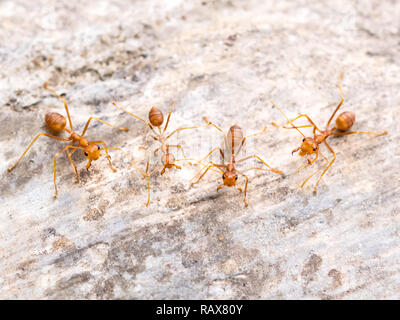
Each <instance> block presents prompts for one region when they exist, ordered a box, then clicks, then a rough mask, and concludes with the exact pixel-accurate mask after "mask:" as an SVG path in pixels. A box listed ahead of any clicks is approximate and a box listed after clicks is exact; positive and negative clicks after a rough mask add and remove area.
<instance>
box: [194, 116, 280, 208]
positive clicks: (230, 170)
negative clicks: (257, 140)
mask: <svg viewBox="0 0 400 320" xmlns="http://www.w3.org/2000/svg"><path fill="white" fill-rule="evenodd" d="M203 119H204V120H205V121H206V122H207V123H208V125H212V126H213V127H215V128H216V129H217V130H218V131H219V132H220V133H221V134H222V135H223V136H224V146H223V148H220V147H216V148H214V149H212V150H211V151H210V152H209V153H208V154H207V155H206V156H205V157H204V158H203V159H202V160H200V161H198V162H199V163H202V161H204V160H205V159H207V158H208V157H209V156H210V155H211V154H212V153H214V152H215V151H219V152H220V155H221V158H222V162H223V163H222V164H215V163H214V162H212V161H210V162H209V163H208V164H207V165H205V166H204V167H203V168H202V169H201V170H200V171H199V172H198V174H196V176H198V175H200V173H201V172H202V170H203V169H204V168H206V169H205V170H204V172H203V173H201V175H200V176H199V178H198V179H197V180H196V181H195V182H192V185H194V184H196V183H198V182H199V181H200V180H201V178H203V177H204V175H205V174H206V173H207V171H208V170H212V171H215V172H217V173H220V174H221V173H222V182H223V183H222V184H221V185H219V186H218V187H217V191H218V190H219V189H221V188H222V187H223V186H227V187H235V186H236V188H237V189H238V190H239V191H240V192H242V188H241V187H239V186H237V185H236V183H237V181H238V179H239V175H241V176H242V177H244V178H245V179H246V182H245V187H244V200H243V201H244V204H245V206H246V207H247V206H248V202H247V198H246V196H247V184H248V182H249V178H248V177H247V176H246V175H245V174H244V172H245V171H249V170H263V171H272V172H275V173H279V174H282V171H280V170H276V169H273V168H271V167H270V166H269V165H268V164H267V163H266V162H265V161H264V160H262V159H261V158H260V157H259V156H258V155H256V154H254V155H251V156H248V157H245V158H242V159H240V160H236V156H237V155H238V154H239V152H240V151H241V150H242V147H243V145H244V143H245V141H246V139H247V138H249V137H253V136H256V135H259V134H262V133H264V132H265V131H266V130H267V128H266V127H264V129H263V130H262V131H261V132H258V133H254V134H251V135H248V136H245V137H244V136H243V131H242V128H240V127H239V126H238V125H237V124H234V125H233V126H231V127H230V128H229V130H228V133H227V135H225V134H224V132H223V131H222V129H221V128H220V127H218V126H217V125H215V124H214V123H212V122H210V121H208V119H207V118H206V117H204V118H203ZM252 158H253V159H254V158H256V159H257V160H259V161H261V162H262V163H263V164H264V165H265V166H266V167H267V168H268V169H265V168H258V167H255V168H249V169H246V170H244V171H238V170H237V169H236V164H238V163H240V162H243V161H246V160H249V159H252ZM196 176H195V177H196ZM193 179H194V178H193ZM193 179H192V180H193Z"/></svg>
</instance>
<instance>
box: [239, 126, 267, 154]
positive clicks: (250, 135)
mask: <svg viewBox="0 0 400 320" xmlns="http://www.w3.org/2000/svg"><path fill="white" fill-rule="evenodd" d="M265 131H267V127H266V126H265V127H264V128H263V129H262V131H260V132H256V133H253V134H249V135H248V136H245V137H244V138H243V139H242V141H241V142H240V146H239V149H238V151H237V152H235V154H239V152H240V150H242V147H243V145H244V142H245V141H246V139H248V138H250V137H255V136H258V135H260V134H263V133H264V132H265Z"/></svg>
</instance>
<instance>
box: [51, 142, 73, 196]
mask: <svg viewBox="0 0 400 320" xmlns="http://www.w3.org/2000/svg"><path fill="white" fill-rule="evenodd" d="M72 147H74V146H71V145H68V146H66V147H64V148H62V149H61V150H60V151H58V152H57V153H56V154H55V156H54V178H53V180H54V189H55V193H54V198H57V195H58V191H57V185H56V168H57V157H58V156H59V155H60V154H61V153H63V152H64V151H66V150H68V149H69V148H72Z"/></svg>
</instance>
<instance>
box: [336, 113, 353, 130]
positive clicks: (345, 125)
mask: <svg viewBox="0 0 400 320" xmlns="http://www.w3.org/2000/svg"><path fill="white" fill-rule="evenodd" d="M355 121H356V115H355V114H354V112H350V111H345V112H342V113H341V114H339V115H338V117H337V118H336V129H338V130H341V131H347V130H349V129H350V128H351V127H352V126H353V124H354V122H355Z"/></svg>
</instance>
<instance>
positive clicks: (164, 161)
mask: <svg viewBox="0 0 400 320" xmlns="http://www.w3.org/2000/svg"><path fill="white" fill-rule="evenodd" d="M112 104H113V105H114V106H115V107H117V108H118V109H120V110H121V111H123V112H125V113H127V114H129V115H131V116H132V117H134V118H136V119H138V120H140V121H142V122H143V123H145V124H146V125H147V126H148V127H149V128H150V130H151V131H150V133H151V134H153V135H151V138H153V139H154V140H155V141H158V142H159V143H160V146H159V147H158V148H157V149H155V150H154V155H157V153H158V151H161V153H162V156H161V165H159V166H157V167H156V168H155V169H154V170H153V171H151V172H150V173H149V162H150V158H148V159H147V165H146V172H143V171H141V170H140V169H138V168H137V167H136V166H134V163H133V162H132V161H131V164H132V165H133V166H134V167H135V169H136V170H138V171H139V172H140V173H141V174H142V175H143V179H145V178H146V177H147V190H148V197H147V203H146V207H148V206H149V203H150V177H151V176H152V175H153V174H154V173H155V172H157V171H158V170H160V169H161V172H160V174H161V175H162V174H164V173H165V170H166V169H171V168H174V167H175V168H177V169H181V166H178V165H177V164H176V162H177V161H181V160H189V159H188V158H187V157H186V155H185V152H184V151H183V148H182V146H181V145H179V144H178V145H171V144H168V143H167V141H168V139H169V138H170V137H171V136H172V135H174V134H175V133H177V132H178V131H181V130H188V129H196V128H200V127H206V126H208V125H209V124H207V125H201V126H192V127H184V128H178V129H175V130H174V131H172V132H171V133H169V134H167V133H166V130H167V128H168V124H169V121H170V118H171V113H172V111H173V109H174V105H175V103H174V101H172V102H171V108H170V110H169V113H168V117H167V121H166V123H165V126H164V128H163V129H161V126H162V124H163V122H164V115H163V113H162V111H161V110H160V109H158V108H156V107H152V108H151V109H150V111H149V121H150V122H147V121H146V120H144V119H142V118H140V117H138V116H137V115H134V114H133V113H131V112H129V111H127V110H125V109H123V108H121V107H119V106H118V105H117V104H116V103H114V102H113V103H112ZM155 127H156V128H157V131H156V130H155ZM147 139H148V136H146V140H145V145H144V146H141V147H142V148H146V147H147V144H148V140H147ZM170 148H177V149H179V150H181V152H182V155H183V158H184V159H175V157H174V156H173V154H172V153H171V152H170Z"/></svg>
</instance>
